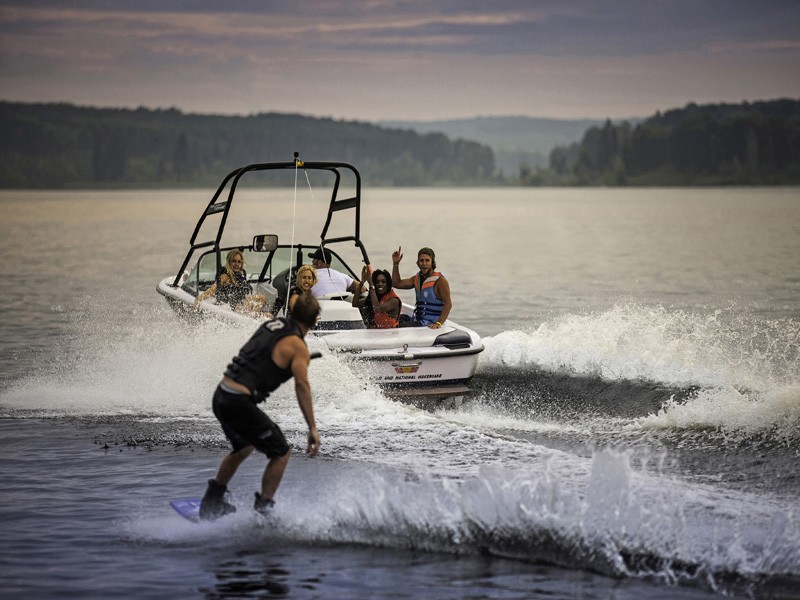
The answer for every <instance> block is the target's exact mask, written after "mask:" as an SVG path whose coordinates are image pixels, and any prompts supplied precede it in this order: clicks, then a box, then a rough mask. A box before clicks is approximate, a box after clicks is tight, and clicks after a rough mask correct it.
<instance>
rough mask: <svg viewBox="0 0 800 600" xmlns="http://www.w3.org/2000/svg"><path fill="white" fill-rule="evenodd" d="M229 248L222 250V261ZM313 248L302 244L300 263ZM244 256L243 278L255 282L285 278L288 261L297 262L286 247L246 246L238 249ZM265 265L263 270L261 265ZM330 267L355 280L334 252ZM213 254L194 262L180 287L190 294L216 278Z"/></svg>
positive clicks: (205, 287)
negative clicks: (269, 249) (264, 249)
mask: <svg viewBox="0 0 800 600" xmlns="http://www.w3.org/2000/svg"><path fill="white" fill-rule="evenodd" d="M229 250H231V248H225V249H223V250H222V252H221V254H222V260H223V261H224V260H225V256H226V255H227V253H228V251H229ZM312 250H313V247H306V248H304V249H303V251H302V259H301V262H300V264H308V265H310V264H311V259H310V258H309V257H308V254H309V252H311V251H312ZM241 252H242V257H243V258H244V270H245V271H246V272H247V281H249V282H251V283H256V282H259V281H265V282H268V283H271V282H272V281H273V279H274V278H275V276H277V275H279V274H281V275H282V276H283V277H285V275H286V273H285V271H286V270H287V269H288V268H289V265H290V264H292V266H293V267H295V268H296V267H298V266H299V265H298V264H297V248H289V247H288V246H281V247H279V248H278V249H277V250H275V251H274V252H254V251H253V250H251V249H249V248H245V249H243V250H242V251H241ZM265 264H266V267H267V268H266V271H264V265H265ZM331 268H332V269H336V270H337V271H341V272H342V273H347V274H348V275H350V277H352V278H353V279H357V277H356V275H355V273H354V272H353V270H352V269H351V268H350V267H349V266H348V265H347V264H346V263H345V262H344V261H342V260H341V259H340V258H339V257H338V256H336V255H335V254H334V255H333V256H332V261H331ZM262 271H264V277H263V279H261V272H262ZM217 274H218V273H217V257H216V253H215V252H213V251H210V252H206V253H205V254H203V255H202V256H201V257H200V260H199V261H197V264H195V266H194V268H193V269H192V270H191V272H190V273H189V277H188V279H187V280H186V281H185V282H184V284H183V288H184V289H185V290H186V291H188V292H191V293H192V294H195V295H196V294H198V293H200V292H202V291H204V290H206V289H208V288H209V287H211V285H212V284H213V283H214V281H216V279H217Z"/></svg>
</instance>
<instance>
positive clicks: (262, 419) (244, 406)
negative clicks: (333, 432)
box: [211, 386, 289, 458]
mask: <svg viewBox="0 0 800 600" xmlns="http://www.w3.org/2000/svg"><path fill="white" fill-rule="evenodd" d="M211 406H212V408H213V410H214V416H215V417H217V419H218V420H219V422H220V425H222V431H223V432H224V433H225V437H227V438H228V439H229V440H230V442H231V446H233V451H234V452H238V451H239V450H241V449H242V448H247V447H248V446H254V447H255V449H256V450H258V451H259V452H263V453H264V454H266V455H267V457H268V458H275V457H278V456H283V455H284V454H286V453H287V452H289V444H288V443H287V442H286V438H285V437H284V435H283V432H282V431H281V428H280V427H278V425H277V424H276V423H275V422H273V421H272V419H270V418H269V417H268V416H267V415H266V414H265V413H264V411H263V410H261V409H260V408H258V406H257V405H256V403H255V401H254V400H253V397H252V396H248V395H246V394H232V393H230V392H227V391H225V390H223V389H222V388H221V387H219V386H217V389H216V390H215V391H214V400H213V402H212V405H211Z"/></svg>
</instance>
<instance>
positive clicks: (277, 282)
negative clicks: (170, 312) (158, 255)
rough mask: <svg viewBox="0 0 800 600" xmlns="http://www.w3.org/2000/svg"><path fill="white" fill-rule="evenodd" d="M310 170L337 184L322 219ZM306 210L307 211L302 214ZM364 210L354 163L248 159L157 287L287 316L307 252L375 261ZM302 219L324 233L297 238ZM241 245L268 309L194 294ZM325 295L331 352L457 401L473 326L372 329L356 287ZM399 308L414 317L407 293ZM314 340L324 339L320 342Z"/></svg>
mask: <svg viewBox="0 0 800 600" xmlns="http://www.w3.org/2000/svg"><path fill="white" fill-rule="evenodd" d="M312 174H313V178H314V179H315V182H314V183H315V184H316V183H318V182H317V181H316V180H317V179H320V178H321V179H322V180H324V181H323V183H324V187H325V190H326V191H327V193H329V200H328V206H327V211H326V212H323V211H322V210H317V211H316V212H317V213H322V215H324V220H321V219H320V218H319V215H317V219H316V221H315V219H314V211H313V210H307V209H306V208H305V207H304V206H302V205H300V204H299V202H301V201H299V200H298V181H300V180H301V178H302V179H303V180H305V182H307V183H308V192H309V195H310V197H311V200H312V204H314V203H316V204H319V201H318V200H316V197H317V196H318V195H319V192H318V191H316V189H315V188H316V185H315V186H312V185H311V178H312ZM234 205H236V206H234ZM287 205H288V207H289V208H290V209H291V216H290V215H288V214H287V213H288V212H289V211H287V210H286V209H287ZM279 207H283V211H281V210H280V209H279ZM312 208H313V207H312ZM237 209H241V210H237ZM298 213H300V214H302V215H303V216H302V218H300V219H298V218H296V215H297V214H298ZM283 214H286V216H282V215H283ZM360 218H361V176H360V174H359V172H358V171H357V170H356V168H355V167H353V166H352V165H350V164H347V163H340V162H301V161H300V160H299V159H298V158H297V154H295V160H294V161H292V162H283V163H258V164H251V165H247V166H245V167H242V168H239V169H236V170H234V171H232V172H231V173H230V174H228V176H227V177H225V179H224V180H223V181H222V183H221V184H220V186H219V188H218V189H217V191H216V193H215V194H214V195H213V197H212V198H211V200H210V202H209V203H208V205H207V206H206V207H205V209H204V210H203V213H202V214H201V216H200V219H199V221H198V222H197V225H196V226H195V229H194V232H193V233H192V236H191V238H190V240H189V251H188V253H187V254H186V257H185V258H184V260H183V262H182V263H181V265H180V267H179V268H178V270H177V273H176V274H175V275H171V276H169V277H166V278H164V279H163V280H162V281H161V282H159V284H158V286H157V290H158V292H159V293H160V294H161V295H163V296H164V297H165V298H166V299H167V300H168V301H169V303H170V304H171V305H172V306H173V307H174V308H175V309H176V310H177V311H179V312H181V313H183V314H190V315H197V314H205V315H213V316H214V317H217V318H220V319H224V320H229V321H234V322H238V323H243V324H254V325H255V324H257V323H259V322H261V321H263V320H265V319H267V318H269V314H273V313H274V314H275V316H282V315H283V314H284V311H285V307H284V304H285V301H286V296H287V292H288V290H290V289H291V286H292V285H293V284H294V277H293V276H294V273H295V271H296V269H297V268H298V267H299V266H300V265H302V264H305V263H309V262H310V259H309V258H308V255H309V253H310V252H313V251H315V250H317V248H319V247H323V248H325V249H326V250H328V251H330V252H331V255H332V257H333V260H332V262H331V268H333V269H336V270H338V271H340V272H342V273H347V274H349V275H350V276H351V277H352V278H354V279H358V278H359V275H357V272H356V271H355V270H354V269H353V268H351V266H350V264H358V273H360V271H361V266H362V264H366V265H369V264H370V260H369V257H368V254H367V250H366V248H365V247H364V245H363V244H362V242H361V239H360ZM342 223H343V227H342ZM279 225H282V226H284V227H286V228H287V229H288V230H289V231H288V232H281V235H282V236H284V237H283V238H282V239H281V243H279V237H278V234H276V233H263V232H264V231H271V232H274V231H275V229H274V228H275V227H276V226H279ZM300 225H303V226H305V228H306V229H308V230H309V231H312V232H313V233H314V235H316V236H318V237H319V240H318V241H317V240H313V241H312V242H311V243H309V242H308V241H305V242H302V243H301V242H295V241H294V235H295V230H296V229H300V228H302V227H300ZM320 225H321V228H320ZM243 232H246V233H244V234H243V235H239V234H242V233H243ZM285 233H287V234H288V238H289V243H288V244H287V243H285V241H286V237H285V235H284V234H285ZM232 236H233V237H232ZM234 248H235V249H239V250H240V251H241V252H242V254H243V257H244V261H245V265H246V267H247V269H246V270H247V281H248V283H249V285H250V286H251V288H252V290H253V292H254V293H256V294H261V295H263V296H265V297H266V299H267V303H266V305H265V310H263V311H258V312H255V313H254V312H239V311H237V310H233V309H232V308H231V307H230V306H229V305H228V304H226V303H222V302H218V301H216V300H214V299H213V298H211V299H208V300H204V301H202V302H200V303H196V302H195V300H196V299H197V296H198V295H199V294H200V293H202V292H203V291H204V290H206V289H208V288H209V287H210V286H211V285H212V284H213V283H214V282H215V280H216V278H217V275H218V273H220V271H221V268H222V265H223V264H224V260H225V259H224V257H225V255H226V254H227V252H228V251H229V250H231V249H234ZM348 250H349V251H350V253H351V254H354V255H355V258H350V264H348V262H347V261H345V259H344V258H343V256H344V255H345V254H346V252H347V251H348ZM356 261H357V262H356ZM319 300H320V306H321V308H322V311H321V315H320V320H319V323H318V324H317V327H316V328H314V329H313V330H312V331H311V332H310V334H309V335H313V336H314V337H315V338H317V339H318V340H320V341H321V342H322V344H321V347H322V350H323V352H332V353H335V354H337V355H338V356H340V357H342V358H343V359H344V360H345V362H346V363H347V364H348V365H349V366H350V367H351V368H352V369H353V370H354V371H355V372H356V373H358V374H359V375H361V376H363V377H365V378H367V379H369V380H370V381H373V382H375V383H377V384H379V385H380V386H381V387H383V388H384V389H385V390H387V392H388V393H390V394H391V395H395V396H408V397H412V398H414V397H428V398H443V399H444V398H446V399H450V400H454V401H455V402H456V403H458V402H460V399H461V397H463V395H464V394H465V393H466V392H468V391H469V388H468V383H469V381H470V379H471V378H472V376H473V375H474V373H475V368H476V366H477V362H478V354H479V353H480V352H482V351H483V345H482V343H481V339H480V337H479V336H478V334H477V333H475V332H474V331H472V330H471V329H468V328H466V327H463V326H461V325H459V324H457V323H455V322H453V321H451V320H449V319H448V320H447V321H445V323H444V324H443V326H442V327H441V328H440V329H429V328H428V327H410V326H409V327H399V328H396V329H370V328H367V327H366V325H365V320H364V316H363V315H362V313H361V311H360V310H359V309H358V308H355V307H353V306H352V295H351V294H329V295H327V296H324V297H322V298H320V299H319ZM401 310H402V313H401V314H402V315H405V316H406V317H401V319H410V317H411V316H412V315H413V313H414V307H413V306H410V305H408V304H405V303H403V305H402V309H401ZM267 311H269V314H268V312H267ZM310 345H311V344H310ZM314 346H320V344H317V343H316V342H315V343H314Z"/></svg>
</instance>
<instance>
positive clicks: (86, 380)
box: [0, 188, 800, 598]
mask: <svg viewBox="0 0 800 600" xmlns="http://www.w3.org/2000/svg"><path fill="white" fill-rule="evenodd" d="M249 194H250V197H249V198H248V200H247V202H245V203H243V207H244V208H245V209H246V210H248V211H252V215H253V218H258V219H264V221H263V223H264V225H263V226H264V230H265V231H271V230H272V227H273V225H274V226H276V227H277V226H278V225H280V224H283V223H285V222H286V220H287V219H288V218H289V217H288V215H287V214H283V213H281V214H274V215H270V216H269V218H267V217H264V216H263V215H261V214H260V213H259V212H257V200H258V191H251V192H249ZM209 197H210V192H206V191H145V190H141V191H124V192H117V191H115V192H107V191H91V192H85V191H74V192H10V191H3V192H0V209H2V211H3V215H4V218H3V220H2V222H0V232H2V235H0V256H2V258H3V260H2V266H1V267H0V268H2V270H3V277H4V280H5V281H6V287H5V289H6V290H7V292H8V293H7V295H6V298H5V302H4V303H3V304H2V305H0V323H2V332H3V333H2V353H1V354H0V417H2V419H1V420H0V437H2V439H3V446H4V452H3V457H2V459H0V465H2V468H1V469H0V474H1V475H2V477H3V480H4V482H5V484H6V485H4V486H3V491H2V492H0V493H1V494H2V502H0V514H2V517H3V520H4V523H5V525H4V530H5V531H6V532H7V533H6V534H4V536H5V544H4V549H3V550H2V551H0V569H2V572H3V574H4V575H3V579H4V586H5V588H6V591H7V592H8V593H9V594H10V595H11V596H10V597H31V598H34V597H56V596H58V597H64V596H74V597H107V596H108V595H109V594H112V593H113V594H116V595H118V596H121V597H130V598H142V597H164V596H165V595H177V596H179V597H192V596H201V597H203V596H205V597H214V598H222V597H249V596H252V597H261V596H276V597H292V598H373V597H374V598H382V597H394V598H403V597H409V598H410V597H415V598H416V597H435V598H464V597H469V598H532V597H548V598H550V597H556V598H558V597H563V598H574V597H582V598H595V597H596V598H608V597H614V598H641V597H650V598H659V597H662V598H676V597H681V598H693V597H710V596H714V595H717V594H719V593H729V594H734V595H739V594H742V595H746V594H750V595H754V596H757V597H786V598H792V597H798V594H797V591H796V590H797V589H800V587H799V586H800V503H799V502H798V500H797V498H798V497H800V476H798V472H797V469H796V463H797V459H798V447H799V445H798V442H800V352H799V351H798V344H799V343H800V342H799V340H800V301H798V298H800V267H798V264H800V261H798V260H797V257H798V256H800V191H798V189H795V188H786V189H711V190H690V189H655V190H653V189H641V190H637V189H627V190H606V189H552V190H549V189H535V190H527V189H513V190H507V189H506V190H504V189H501V190H498V189H469V190H453V189H410V190H406V189H402V190H401V189H375V190H372V189H366V190H365V192H364V197H365V205H364V211H363V220H362V237H363V239H364V242H365V245H366V247H367V248H368V250H369V253H370V257H371V258H372V262H373V264H375V265H376V266H379V267H384V268H388V267H389V266H390V264H391V262H390V255H391V252H392V251H393V250H394V249H396V247H397V246H398V245H402V247H403V250H404V252H405V260H404V263H403V270H402V272H403V274H404V275H406V274H408V275H410V274H411V267H412V264H413V260H414V258H415V255H416V249H417V248H419V247H421V246H432V247H433V248H434V249H435V250H436V253H437V257H436V258H437V262H438V267H439V269H440V270H441V271H442V272H443V273H444V274H445V275H446V276H447V277H448V279H449V280H450V282H451V287H452V289H453V303H454V309H453V312H452V317H453V319H455V320H456V321H458V322H461V323H463V324H465V325H468V326H469V327H472V328H473V329H475V330H476V331H478V332H479V333H480V334H481V335H482V336H483V337H484V343H485V346H486V351H485V352H484V353H483V354H482V355H481V362H480V364H479V368H478V373H477V375H476V378H475V381H474V388H475V389H474V393H473V394H472V396H470V397H469V398H467V400H466V401H465V404H464V406H463V407H462V408H461V409H460V410H458V411H453V410H450V411H434V412H428V411H424V410H420V409H418V408H415V407H413V406H408V405H404V404H399V403H396V402H392V401H390V400H388V399H387V398H385V397H384V396H383V395H382V394H381V393H380V392H379V391H378V390H376V389H373V388H371V387H369V386H365V385H364V383H363V382H361V381H359V380H358V379H357V378H356V377H355V376H354V375H353V374H352V373H350V372H349V371H348V370H347V369H346V368H343V367H342V365H341V364H340V363H338V362H337V360H336V359H335V357H331V356H326V357H324V358H323V359H321V360H319V361H315V363H314V365H313V368H312V373H311V377H312V386H313V388H314V391H315V397H316V405H317V413H318V414H317V419H318V421H319V423H320V429H321V432H322V442H323V455H322V456H321V457H320V459H319V460H314V461H311V460H306V459H304V458H303V457H302V456H301V455H300V454H297V455H296V456H294V457H293V459H292V464H291V466H290V468H289V472H288V474H287V478H286V480H285V484H284V486H283V487H282V488H281V491H280V493H279V496H280V497H279V503H278V515H279V520H278V521H279V522H278V524H276V525H275V526H273V527H271V528H263V527H258V526H257V523H254V522H253V520H252V519H253V516H252V515H251V514H249V511H248V510H247V509H246V507H247V505H248V503H249V502H250V498H251V497H252V491H253V489H254V486H255V485H256V482H257V480H258V477H259V474H260V470H261V467H262V465H263V463H261V462H259V461H260V459H251V461H252V462H251V463H249V464H247V467H246V469H245V470H244V471H243V472H242V473H241V474H240V475H238V476H237V479H236V480H235V481H234V486H233V491H234V496H235V500H236V501H237V502H238V503H239V504H240V505H241V506H242V510H241V511H240V512H239V513H237V515H236V516H235V517H232V518H230V519H225V520H223V521H222V522H217V523H215V524H213V525H203V526H200V527H197V526H192V525H191V524H189V523H184V522H182V521H180V519H179V518H177V517H175V516H174V515H172V514H171V513H170V510H169V508H168V506H167V502H168V500H169V499H170V498H172V497H176V496H181V495H197V494H200V493H202V490H203V489H204V482H205V480H206V479H207V478H208V477H210V476H211V475H212V474H213V471H214V469H215V468H216V466H217V464H218V460H219V458H220V456H221V455H222V453H223V452H224V449H223V448H224V440H223V438H222V436H221V434H220V432H219V431H218V429H217V425H216V421H215V420H214V419H213V416H212V415H211V413H210V394H211V392H212V390H213V388H214V386H215V384H216V381H217V379H218V378H219V373H220V371H221V369H222V368H223V367H224V365H225V364H226V363H227V361H228V360H229V359H230V356H232V355H233V353H235V351H236V350H237V349H238V347H239V346H240V345H241V344H242V343H243V341H244V340H245V339H246V338H247V337H248V336H249V334H250V331H248V330H246V329H238V328H231V327H230V326H225V327H223V326H220V325H219V324H216V323H212V322H205V323H202V324H200V325H197V326H190V325H188V324H186V323H184V322H181V321H179V320H177V319H176V317H175V316H174V314H172V312H171V311H170V310H169V309H168V307H167V305H166V303H165V302H164V301H163V300H162V299H161V298H160V297H159V296H158V295H157V294H156V292H155V285H156V283H157V281H158V280H159V279H161V278H162V277H164V276H165V275H169V274H172V273H174V272H175V271H176V270H177V268H178V266H179V263H180V260H181V259H182V257H183V255H184V254H185V252H186V250H187V249H188V237H189V235H190V233H191V231H192V228H193V226H194V223H195V221H196V219H197V217H198V216H199V212H200V211H201V210H202V209H203V208H204V206H205V204H206V202H207V201H208V199H209ZM270 219H274V221H270ZM306 239H308V238H306ZM312 239H313V238H312ZM406 298H407V299H408V297H406ZM290 392H291V390H283V391H282V392H280V393H278V394H276V395H275V396H273V397H271V398H270V400H271V401H272V405H271V406H270V407H269V408H268V410H269V412H270V414H272V415H273V416H274V417H275V418H276V420H277V421H278V422H279V423H281V426H282V427H283V428H284V430H285V431H286V433H287V437H289V438H290V440H294V442H295V444H297V445H299V444H300V443H301V442H302V437H303V433H304V432H303V424H302V417H301V416H300V414H299V411H298V410H297V407H296V401H295V400H294V399H293V397H292V394H291V393H290ZM33 473H35V477H32V476H31V474H33Z"/></svg>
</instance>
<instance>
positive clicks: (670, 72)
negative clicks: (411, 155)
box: [0, 0, 800, 121]
mask: <svg viewBox="0 0 800 600" xmlns="http://www.w3.org/2000/svg"><path fill="white" fill-rule="evenodd" d="M776 98H794V99H800V0H789V1H782V0H753V1H742V0H660V1H653V0H628V1H622V0H593V1H592V0H575V1H571V0H554V1H551V0H540V1H539V0H528V1H523V0H482V1H480V2H478V1H473V0H462V1H456V0H449V1H442V0H397V1H391V0H363V1H362V0H304V1H299V2H291V1H286V0H281V1H273V0H261V1H259V0H197V1H193V0H158V1H156V0H139V1H128V2H123V1H114V0H83V1H81V0H73V1H71V2H68V1H59V0H24V1H5V0H0V99H2V100H9V101H24V102H70V103H74V104H79V105H84V106H104V107H130V108H136V107H139V106H144V107H147V108H171V107H175V108H178V109H180V110H182V111H184V112H193V113H213V114H225V115H248V114H254V113H261V112H283V113H300V114H305V115H313V116H319V117H331V118H335V119H345V120H359V121H380V120H421V121H429V120H440V119H460V118H471V117H476V116H511V115H523V116H530V117H549V118H558V119H583V118H589V119H605V118H611V119H623V118H631V117H646V116H649V115H652V114H654V113H655V112H656V111H659V110H661V111H664V110H668V109H671V108H680V107H683V106H685V105H686V104H688V103H690V102H695V103H698V104H706V103H718V102H731V103H738V102H742V101H756V100H770V99H776Z"/></svg>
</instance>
